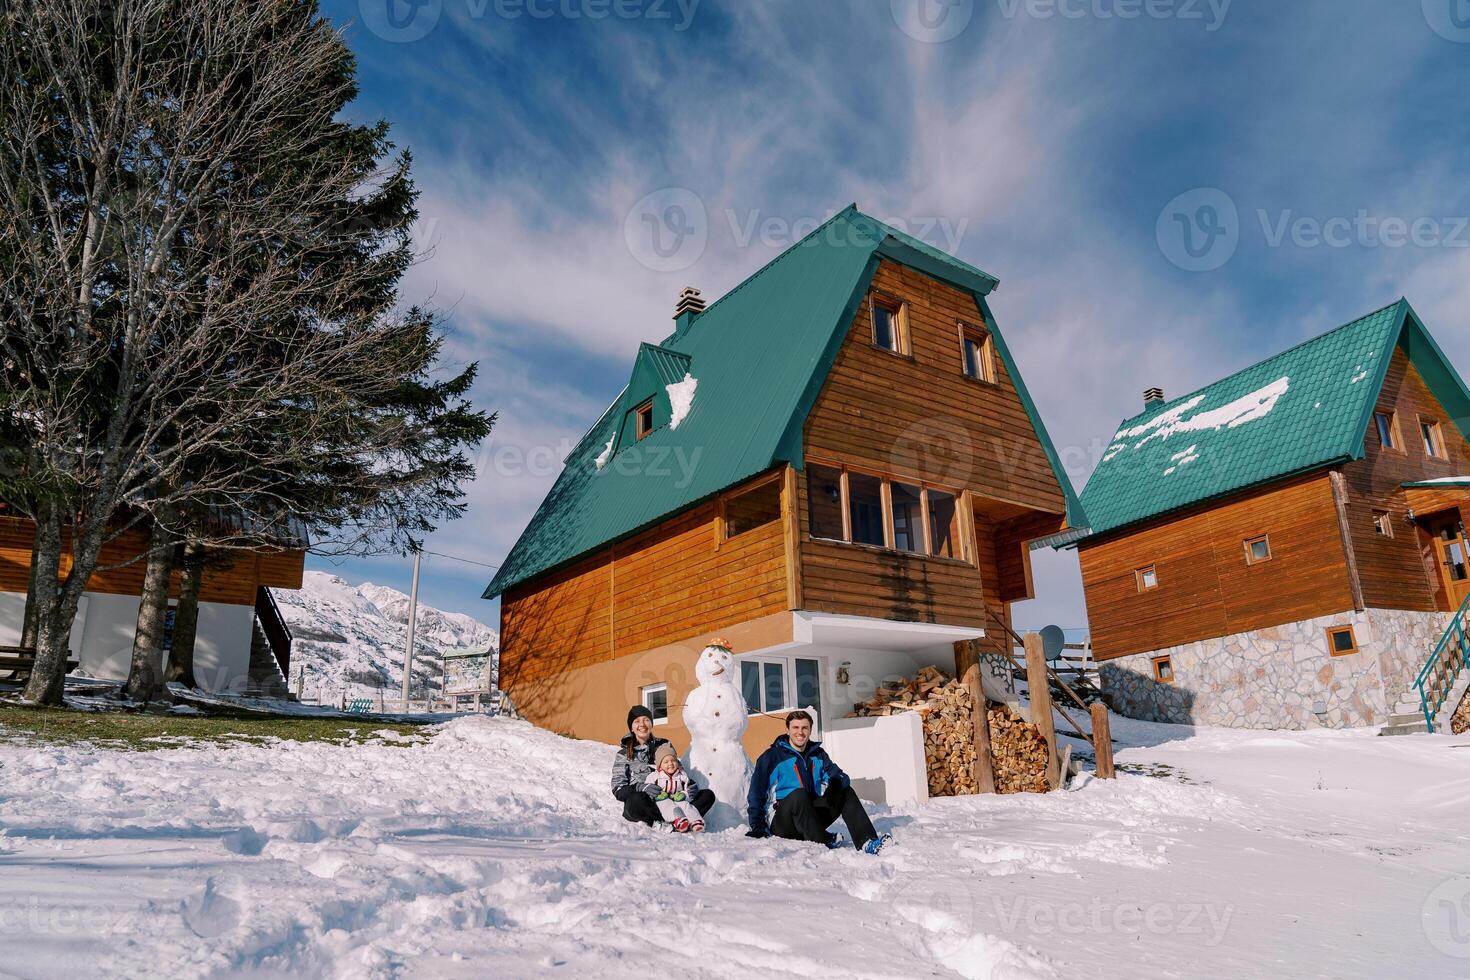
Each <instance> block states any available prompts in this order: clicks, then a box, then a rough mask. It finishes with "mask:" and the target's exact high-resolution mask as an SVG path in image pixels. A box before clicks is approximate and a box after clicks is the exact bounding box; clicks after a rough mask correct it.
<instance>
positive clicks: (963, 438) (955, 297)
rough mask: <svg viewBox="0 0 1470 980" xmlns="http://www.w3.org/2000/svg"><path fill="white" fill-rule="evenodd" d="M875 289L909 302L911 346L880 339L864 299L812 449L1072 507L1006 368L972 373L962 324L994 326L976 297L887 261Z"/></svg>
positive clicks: (1038, 506)
mask: <svg viewBox="0 0 1470 980" xmlns="http://www.w3.org/2000/svg"><path fill="white" fill-rule="evenodd" d="M872 288H873V290H874V291H875V292H879V293H884V294H887V295H891V296H896V297H898V298H900V299H902V300H904V301H905V302H906V303H907V314H906V315H907V319H908V336H909V342H910V348H911V353H910V354H909V355H908V356H899V355H896V354H893V353H891V352H889V351H886V350H881V349H879V348H877V347H874V346H873V344H872V330H873V325H872V314H871V306H870V304H868V303H864V304H863V305H862V308H861V309H860V310H859V311H858V314H857V316H856V317H855V318H854V319H853V322H852V325H851V327H850V328H849V330H848V336H847V340H846V342H845V343H844V344H843V347H842V350H841V351H840V352H839V353H838V356H837V360H836V362H835V363H834V364H833V366H832V370H831V373H830V374H829V375H828V377H827V381H826V384H825V385H824V387H823V389H822V393H821V395H820V396H819V397H818V399H817V402H816V404H815V405H814V406H813V408H812V412H811V414H810V416H809V417H808V418H807V422H806V429H805V444H806V451H807V454H808V455H809V456H815V457H824V458H828V459H834V460H840V461H843V462H846V463H848V464H850V465H853V466H862V467H866V468H869V469H876V470H879V471H881V472H895V473H896V474H898V475H906V476H910V477H916V478H919V479H922V480H926V481H928V482H931V483H935V484H939V485H941V486H945V485H947V486H951V487H953V488H955V489H971V490H974V491H976V492H977V493H981V494H983V495H984V496H986V497H990V498H993V499H997V500H1005V501H1010V502H1012V503H1018V504H1021V505H1024V506H1026V507H1028V508H1032V509H1035V510H1042V511H1048V512H1051V513H1056V514H1061V513H1063V512H1065V510H1066V501H1065V499H1064V497H1063V495H1062V489H1061V487H1060V486H1059V485H1058V483H1057V479H1056V475H1055V474H1054V473H1053V472H1052V469H1051V464H1050V463H1049V462H1048V460H1047V458H1046V452H1045V450H1043V448H1042V445H1041V440H1040V439H1039V438H1038V437H1037V435H1036V431H1035V429H1034V428H1033V427H1032V424H1031V418H1030V416H1029V415H1027V414H1026V409H1025V407H1024V406H1023V405H1022V404H1021V399H1020V396H1019V395H1017V393H1016V388H1015V385H1014V383H1013V382H1012V380H1011V378H1010V375H1009V374H1008V373H1007V372H1006V369H1005V365H1004V364H1002V363H1001V361H1000V359H999V358H998V357H997V358H996V359H995V377H996V381H995V383H986V382H979V381H975V380H973V379H971V378H968V377H966V376H965V373H964V364H963V361H962V358H961V353H960V342H959V324H960V323H961V322H963V323H968V324H971V325H974V326H978V327H985V326H986V324H985V322H984V320H983V318H982V317H981V315H980V310H979V308H978V307H977V306H976V305H975V301H974V300H973V299H972V298H971V297H970V296H969V295H968V294H967V293H963V292H961V291H959V290H957V289H954V288H952V287H950V286H947V285H944V284H943V283H940V282H937V281H935V280H933V279H930V278H929V277H927V276H924V275H922V274H920V273H918V272H915V271H913V270H912V269H908V268H906V267H903V266H900V265H896V264H894V263H892V262H887V261H885V262H882V263H881V264H880V265H879V267H878V272H877V274H876V276H875V277H874V280H873V287H872Z"/></svg>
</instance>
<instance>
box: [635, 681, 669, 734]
mask: <svg viewBox="0 0 1470 980" xmlns="http://www.w3.org/2000/svg"><path fill="white" fill-rule="evenodd" d="M660 691H662V692H663V696H664V716H663V717H662V718H660V717H658V716H657V715H654V718H653V723H654V724H655V725H667V724H668V723H669V685H667V684H664V683H659V684H648V685H646V686H644V687H641V688H639V689H638V703H639V704H641V705H643V707H645V708H647V709H648V710H649V712H652V711H653V705H651V704H649V703H648V696H649V695H650V694H657V693H659V692H660Z"/></svg>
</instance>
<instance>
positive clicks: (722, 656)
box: [694, 642, 735, 684]
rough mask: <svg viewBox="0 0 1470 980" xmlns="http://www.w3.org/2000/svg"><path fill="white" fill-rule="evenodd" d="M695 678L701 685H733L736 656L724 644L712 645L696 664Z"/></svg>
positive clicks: (705, 649)
mask: <svg viewBox="0 0 1470 980" xmlns="http://www.w3.org/2000/svg"><path fill="white" fill-rule="evenodd" d="M694 676H695V677H697V678H699V683H701V684H733V683H734V676H735V655H734V654H733V653H731V652H730V648H729V647H728V646H726V645H724V644H722V643H718V642H717V643H711V644H710V645H709V646H707V647H705V648H704V652H703V653H701V654H700V655H699V660H698V661H696V662H695V664H694Z"/></svg>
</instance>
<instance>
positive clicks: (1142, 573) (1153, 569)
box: [1133, 565, 1159, 592]
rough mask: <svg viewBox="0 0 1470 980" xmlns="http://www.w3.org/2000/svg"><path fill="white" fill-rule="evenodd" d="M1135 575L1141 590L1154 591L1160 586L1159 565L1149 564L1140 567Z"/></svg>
mask: <svg viewBox="0 0 1470 980" xmlns="http://www.w3.org/2000/svg"><path fill="white" fill-rule="evenodd" d="M1133 575H1134V577H1135V578H1136V579H1137V580H1138V591H1139V592H1152V591H1153V590H1154V589H1157V588H1158V587H1159V570H1158V568H1157V566H1154V565H1149V566H1148V567H1146V568H1140V569H1138V570H1137V571H1135V572H1134V573H1133Z"/></svg>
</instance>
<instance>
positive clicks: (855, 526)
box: [847, 473, 888, 548]
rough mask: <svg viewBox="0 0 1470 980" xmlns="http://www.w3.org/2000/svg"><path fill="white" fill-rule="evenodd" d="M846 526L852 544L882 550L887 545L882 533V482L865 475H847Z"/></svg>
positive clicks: (886, 539) (874, 477)
mask: <svg viewBox="0 0 1470 980" xmlns="http://www.w3.org/2000/svg"><path fill="white" fill-rule="evenodd" d="M847 513H848V525H849V527H851V529H852V543H853V544H870V545H873V546H875V547H878V548H882V547H884V546H886V545H887V544H888V538H887V536H886V535H885V534H884V533H883V524H884V521H883V481H882V480H881V479H880V478H878V477H876V476H868V475H867V474H866V473H849V474H847Z"/></svg>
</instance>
